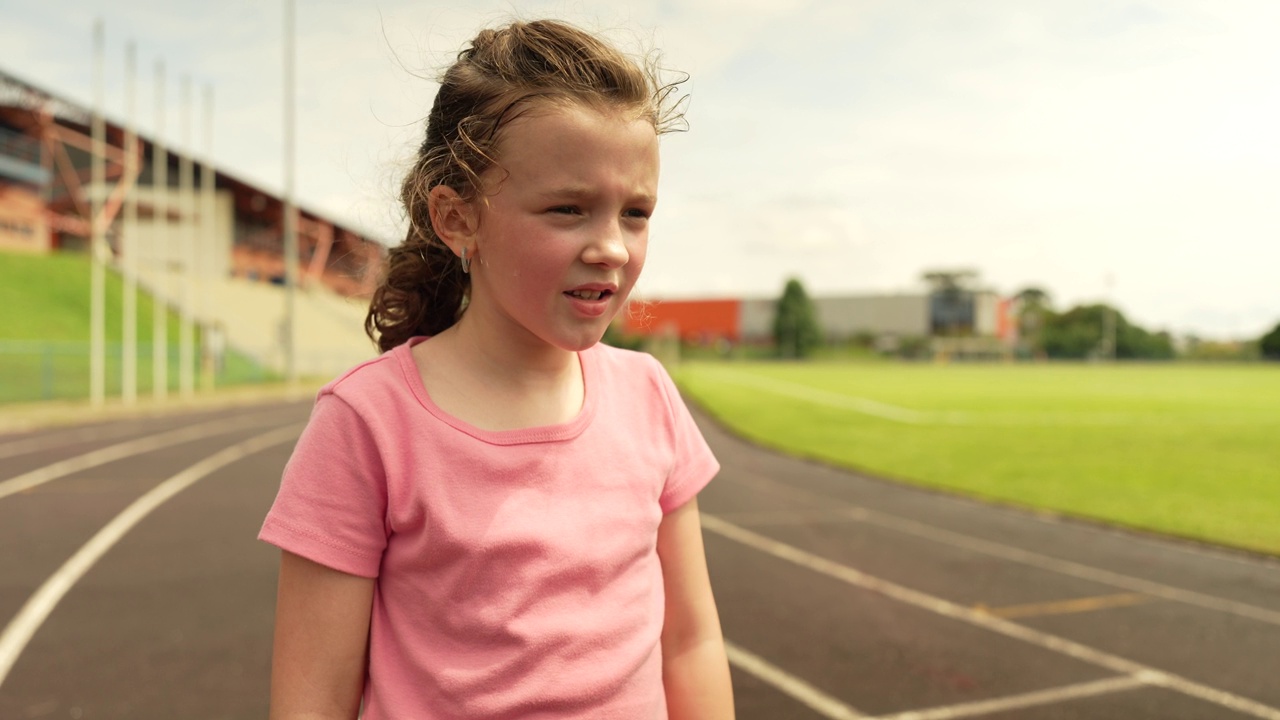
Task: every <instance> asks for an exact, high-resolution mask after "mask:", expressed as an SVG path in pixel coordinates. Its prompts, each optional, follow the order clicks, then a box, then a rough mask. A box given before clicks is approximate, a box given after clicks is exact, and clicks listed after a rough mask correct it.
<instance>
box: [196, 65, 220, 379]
mask: <svg viewBox="0 0 1280 720" xmlns="http://www.w3.org/2000/svg"><path fill="white" fill-rule="evenodd" d="M217 178H218V176H217V173H216V172H215V171H214V169H213V86H212V85H205V88H204V163H203V169H202V171H201V173H200V191H201V192H200V197H201V200H202V202H201V205H202V206H203V209H202V210H201V211H200V221H201V222H200V228H201V230H202V232H201V235H202V236H203V240H202V242H201V245H202V247H203V249H204V252H203V253H201V255H202V256H203V259H202V262H201V263H200V264H201V266H202V267H201V270H200V274H201V277H203V278H204V280H205V282H204V289H203V292H202V293H201V294H200V303H201V305H200V309H201V311H200V315H201V317H203V318H204V335H203V337H202V341H201V343H200V347H201V349H202V351H203V352H201V359H202V360H203V368H202V370H201V375H200V377H201V379H202V380H203V381H204V383H203V387H204V389H205V390H209V391H211V390H213V389H214V373H215V372H216V371H217V363H216V360H217V358H216V357H215V356H214V353H216V352H219V347H215V344H217V345H220V344H221V341H220V340H215V338H214V337H213V335H214V334H215V332H217V333H220V332H221V331H220V330H217V331H215V330H214V325H215V323H216V322H217V321H216V320H215V318H214V316H213V312H212V307H213V305H214V303H213V293H214V292H215V290H216V289H217V287H218V281H219V279H220V278H219V277H217V273H216V272H215V271H216V269H217V268H219V267H221V263H220V262H219V258H218V257H217V253H218V242H217V232H218V228H217V223H216V222H215V220H216V219H215V212H216V210H215V201H214V192H215V183H216V182H217Z"/></svg>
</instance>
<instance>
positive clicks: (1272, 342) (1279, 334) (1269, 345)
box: [1258, 323, 1280, 360]
mask: <svg viewBox="0 0 1280 720" xmlns="http://www.w3.org/2000/svg"><path fill="white" fill-rule="evenodd" d="M1258 349H1259V350H1261V351H1262V357H1264V358H1266V359H1267V360H1280V323H1276V326H1275V327H1273V328H1271V332H1269V333H1267V334H1266V335H1263V336H1262V338H1261V339H1260V340H1258Z"/></svg>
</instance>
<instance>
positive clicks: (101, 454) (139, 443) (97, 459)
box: [0, 416, 279, 499]
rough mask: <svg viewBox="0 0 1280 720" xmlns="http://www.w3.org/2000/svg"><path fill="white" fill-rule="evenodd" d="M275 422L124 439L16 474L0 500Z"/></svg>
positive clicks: (209, 425)
mask: <svg viewBox="0 0 1280 720" xmlns="http://www.w3.org/2000/svg"><path fill="white" fill-rule="evenodd" d="M277 422H279V419H271V418H270V417H266V418H264V417H262V416H254V417H252V418H244V417H234V418H222V419H220V420H212V421H210V422H206V423H200V424H199V425H191V426H189V427H184V428H179V429H177V430H169V431H167V432H162V433H157V434H155V435H147V436H145V437H140V438H137V439H134V440H126V441H125V442H122V443H116V444H115V445H108V446H107V447H104V448H99V449H97V450H93V451H91V452H87V453H85V454H83V455H77V456H75V457H72V458H67V459H66V460H59V461H58V462H55V463H52V464H50V465H45V466H44V467H39V468H36V469H35V470H32V471H30V472H26V473H23V474H21V475H18V476H17V477H12V478H9V479H8V480H4V481H0V499H4V498H6V497H8V496H10V495H13V494H14V493H20V492H22V491H23V490H30V489H31V488H33V487H37V486H39V485H43V484H45V483H47V482H49V481H50V480H57V479H58V478H60V477H63V476H66V475H70V474H71V473H75V472H80V471H81V470H87V469H89V468H91V467H97V466H99V465H105V464H106V463H109V462H112V461H115V460H120V459H122V458H126V457H129V456H131V455H141V454H142V453H145V452H151V451H152V450H159V449H160V448H164V447H168V446H170V445H178V444H181V443H185V442H191V441H192V440H199V439H200V438H205V437H209V436H210V435H220V434H222V433H229V432H234V431H236V430H246V429H248V428H252V427H258V426H261V425H272V424H274V423H277Z"/></svg>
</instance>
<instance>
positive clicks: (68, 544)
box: [0, 403, 1280, 720]
mask: <svg viewBox="0 0 1280 720" xmlns="http://www.w3.org/2000/svg"><path fill="white" fill-rule="evenodd" d="M308 406H309V403H276V404H265V405H259V406H257V407H255V408H237V409H223V410H216V411H202V412H187V413H181V414H171V415H168V416H165V417H152V418H141V419H132V420H116V421H113V422H110V423H99V424H89V425H83V426H78V427H61V428H57V429H49V430H42V431H36V432H27V433H22V434H9V435H0V718H3V719H4V720H10V719H13V720H21V719H25V718H73V719H79V718H85V719H92V720H98V719H100V718H143V719H147V718H165V719H167V718H263V717H265V716H266V703H267V700H266V699H267V690H268V687H267V680H268V667H269V662H270V637H271V618H272V611H273V608H272V606H273V602H274V592H275V572H276V562H277V552H276V551H275V550H274V549H273V548H270V547H268V546H265V545H263V544H261V543H258V542H257V541H256V540H255V539H254V538H255V535H256V533H257V529H258V526H259V524H260V523H261V520H262V517H263V515H264V513H265V512H266V509H267V507H268V506H269V504H270V502H271V499H272V497H273V496H274V493H275V488H276V484H277V481H278V477H279V472H280V468H281V467H282V466H283V464H284V462H285V459H286V458H287V457H288V454H289V451H290V448H291V447H292V442H293V439H294V438H295V437H296V435H297V432H298V430H299V428H300V427H301V425H300V423H302V422H303V421H304V420H305V418H306V414H307V410H308ZM700 422H702V425H703V428H704V431H705V432H706V434H707V437H708V439H709V441H710V442H711V444H712V447H713V448H714V449H715V451H716V452H717V454H718V455H719V457H720V458H721V461H722V463H723V465H724V470H723V471H722V473H721V474H720V476H719V477H718V478H717V479H716V481H715V482H713V483H712V485H711V486H710V487H709V488H708V489H707V490H706V491H705V492H704V493H703V495H702V497H701V500H700V503H701V506H702V510H703V513H704V516H705V520H704V529H705V536H706V543H707V552H708V559H709V562H710V565H711V572H712V581H713V584H714V586H715V590H716V595H717V598H718V601H719V606H720V612H721V616H722V621H723V624H724V629H725V635H726V638H727V639H728V640H729V642H730V652H731V656H732V661H733V664H734V668H733V670H734V685H735V695H736V698H737V705H738V717H739V718H742V719H743V720H786V719H790V718H797V719H800V718H805V719H807V718H814V719H818V720H821V719H823V718H895V719H896V720H948V719H950V718H967V717H974V718H987V719H991V720H1012V719H1014V718H1018V719H1025V720H1050V719H1053V720H1075V719H1080V720H1083V719H1085V718H1087V719H1088V720H1108V719H1111V718H1114V719H1116V720H1140V719H1145V718H1151V719H1159V720H1184V719H1185V720H1216V719H1218V718H1221V719H1223V720H1226V719H1229V718H1234V719H1242V718H1269V719H1272V720H1280V563H1277V562H1275V561H1272V560H1267V559H1259V558H1254V557H1249V556H1244V555H1240V554H1235V553H1229V552H1220V551H1216V550H1212V549H1206V548H1201V547H1197V546H1192V545H1188V544H1185V543H1179V542H1166V541H1161V540H1156V539H1151V538H1146V537H1139V536H1135V535H1131V534H1126V533H1121V532H1115V531H1110V530H1106V529H1102V528H1097V527H1092V526H1087V525H1083V524H1078V523H1069V522H1058V521H1054V520H1052V519H1049V518H1041V517H1037V516H1034V515H1030V514H1026V513H1021V512H1015V511H1010V510H1006V509H1000V508H992V507H988V506H985V505H981V504H978V503H974V502H970V501H966V500H961V499H955V498H951V497H947V496H943V495H938V494H933V493H927V492H920V491H916V490H912V489H908V488H903V487H900V486H896V485H893V484H890V483H885V482H880V481H877V480H873V479H868V478H864V477H861V476H859V475H856V474H852V473H848V472H844V471H838V470H834V469H830V468H826V467H823V466H819V465H815V464H810V463H805V462H800V461H796V460H791V459H788V458H783V457H780V456H778V455H775V454H772V453H769V452H766V451H763V450H760V449H758V448H755V447H752V446H750V445H747V444H744V443H742V442H740V441H738V440H736V439H734V438H732V437H730V436H729V435H727V434H726V433H724V432H723V431H721V430H720V429H719V428H717V427H716V426H715V425H713V424H712V423H709V422H706V421H704V419H702V418H700Z"/></svg>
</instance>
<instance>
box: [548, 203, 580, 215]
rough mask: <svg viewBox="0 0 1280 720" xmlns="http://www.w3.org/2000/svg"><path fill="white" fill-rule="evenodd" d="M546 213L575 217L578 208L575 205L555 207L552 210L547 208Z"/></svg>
mask: <svg viewBox="0 0 1280 720" xmlns="http://www.w3.org/2000/svg"><path fill="white" fill-rule="evenodd" d="M547 212H551V213H557V214H560V215H577V214H578V207H577V206H576V205H557V206H555V207H553V208H549V209H548V210H547Z"/></svg>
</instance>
